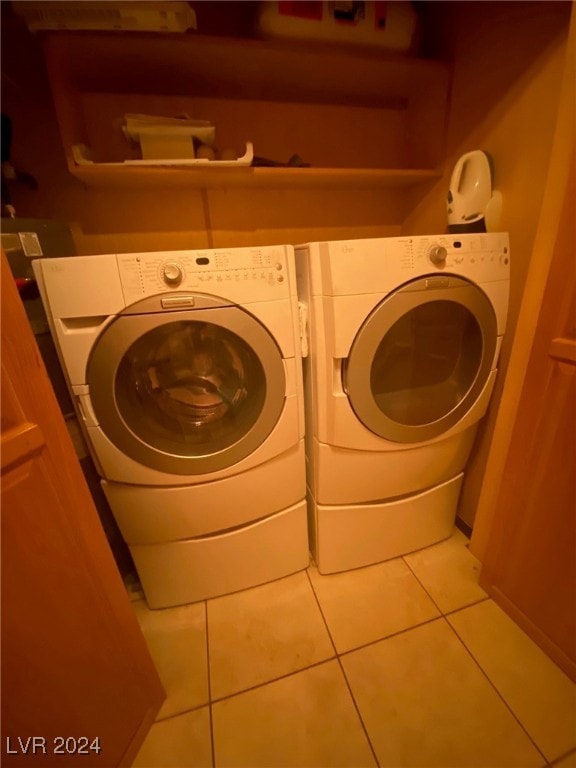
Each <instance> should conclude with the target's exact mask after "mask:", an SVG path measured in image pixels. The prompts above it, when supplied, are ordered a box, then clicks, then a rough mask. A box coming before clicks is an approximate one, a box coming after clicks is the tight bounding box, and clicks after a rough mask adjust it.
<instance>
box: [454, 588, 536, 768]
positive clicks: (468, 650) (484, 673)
mask: <svg viewBox="0 0 576 768" xmlns="http://www.w3.org/2000/svg"><path fill="white" fill-rule="evenodd" d="M482 602H485V601H482ZM444 621H445V622H446V624H447V625H448V626H449V627H450V629H451V630H452V632H453V633H454V634H455V635H456V637H457V638H458V640H459V642H460V644H461V645H462V646H463V647H464V649H465V651H466V653H467V654H468V655H469V656H470V658H471V659H472V661H473V662H474V664H475V665H476V666H477V667H478V669H479V670H480V672H481V673H482V675H483V676H484V677H485V678H486V680H487V681H488V683H489V684H490V686H491V688H492V689H493V690H494V691H495V692H496V694H497V695H498V697H499V698H500V700H501V701H502V702H503V703H504V706H505V707H506V709H507V710H508V711H509V712H510V714H511V715H512V717H513V718H514V720H515V721H516V722H517V723H518V725H519V726H520V728H521V729H522V730H523V731H524V733H525V734H526V736H527V737H528V739H529V740H530V742H531V744H532V746H533V747H534V749H535V750H536V751H537V752H538V754H539V755H540V757H542V759H543V760H544V762H545V764H546V765H549V764H550V763H549V761H548V758H547V757H546V755H545V754H544V753H543V752H542V750H541V749H540V747H539V746H538V744H536V742H535V741H534V739H533V738H532V736H531V735H530V733H529V732H528V731H527V730H526V728H525V726H524V725H523V724H522V722H521V721H520V719H519V718H518V716H517V715H516V713H515V712H514V710H513V709H512V707H511V706H510V704H508V702H507V701H506V699H505V698H504V696H503V695H502V694H501V693H500V691H499V690H498V688H497V687H496V684H495V683H493V682H492V680H491V679H490V677H489V676H488V674H487V672H486V671H485V670H484V668H483V667H482V665H481V664H480V662H479V661H478V659H477V658H476V657H475V656H474V654H473V653H472V651H471V650H470V648H468V646H467V645H466V643H465V642H464V640H463V639H462V638H461V637H460V635H459V634H458V632H457V631H456V630H455V629H454V627H453V626H452V624H451V623H450V622H449V621H448V619H447V617H446V616H444Z"/></svg>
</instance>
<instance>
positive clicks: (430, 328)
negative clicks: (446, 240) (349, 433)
mask: <svg viewBox="0 0 576 768" xmlns="http://www.w3.org/2000/svg"><path fill="white" fill-rule="evenodd" d="M496 342H497V323H496V315H495V313H494V309H493V308H492V304H491V302H490V300H489V299H488V297H487V296H486V294H485V293H484V292H483V291H482V290H481V289H480V288H478V287H477V286H476V285H474V284H473V283H470V282H469V281H467V280H464V279H462V278H458V277H435V276H432V277H429V278H424V279H418V280H415V281H413V282H410V283H407V284H406V285H405V286H403V287H402V288H399V289H398V290H397V291H394V292H393V293H391V294H390V295H389V296H388V297H387V298H386V299H384V301H383V302H382V303H381V304H379V305H378V306H377V307H376V309H375V310H374V311H373V312H372V313H371V314H370V315H369V317H368V318H367V319H366V321H365V322H364V324H363V325H362V327H361V328H360V331H359V332H358V335H357V336H356V338H355V340H354V343H353V345H352V348H351V350H350V355H349V357H348V359H347V361H345V364H344V369H343V375H344V389H345V391H346V393H347V395H348V398H349V401H350V403H351V405H352V408H353V409H354V412H355V413H356V415H357V416H358V418H359V419H360V421H361V422H362V423H363V424H364V425H365V426H366V427H367V428H368V429H370V430H371V431H372V432H374V433H376V434H377V435H379V436H380V437H384V438H386V439H388V440H392V441H394V442H398V443H415V442H420V441H424V440H431V439H432V438H435V437H438V436H439V435H441V434H443V433H444V432H446V431H447V430H448V429H450V427H452V426H454V425H455V424H456V423H457V422H458V421H459V420H460V419H461V418H462V417H463V416H464V415H465V414H466V413H467V411H468V410H469V409H470V408H471V406H472V405H473V403H474V402H475V401H476V399H477V398H478V396H479V394H480V392H481V391H482V389H483V387H484V385H485V383H486V381H487V379H488V377H489V375H490V371H491V369H492V362H493V360H494V354H495V351H496Z"/></svg>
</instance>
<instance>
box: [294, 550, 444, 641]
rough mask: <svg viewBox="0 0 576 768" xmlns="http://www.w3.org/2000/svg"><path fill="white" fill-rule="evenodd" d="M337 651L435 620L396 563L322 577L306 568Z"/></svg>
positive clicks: (409, 575) (413, 580)
mask: <svg viewBox="0 0 576 768" xmlns="http://www.w3.org/2000/svg"><path fill="white" fill-rule="evenodd" d="M308 572H309V574H310V578H311V580H312V586H313V587H314V591H315V592H316V595H317V596H318V601H319V603H320V606H321V608H322V612H323V614H324V618H325V619H326V622H327V624H328V628H329V629H330V633H331V635H332V638H333V640H334V643H335V645H336V648H337V650H338V652H339V653H343V652H345V651H349V650H351V649H352V648H358V646H360V645H365V644H366V643H370V642H372V641H374V640H379V639H381V638H383V637H386V636H387V635H391V634H394V633H395V632H400V631H402V630H404V629H408V628H409V627H413V626H415V625H416V624H421V623H423V622H425V621H429V620H430V619H433V618H436V617H437V616H439V612H438V610H437V609H436V607H435V606H434V604H433V602H432V601H431V600H430V598H429V597H428V596H427V594H426V592H425V591H424V590H423V589H422V587H421V586H420V584H419V583H418V581H417V579H416V578H415V577H414V575H413V574H412V573H411V572H410V570H409V569H408V567H407V566H406V564H405V563H404V562H403V561H402V560H401V559H398V560H389V561H388V562H386V563H380V564H378V565H371V566H369V567H368V568H359V569H357V570H354V571H347V572H346V573H335V574H332V575H330V576H323V575H321V574H320V573H318V569H317V568H316V566H310V568H309V569H308Z"/></svg>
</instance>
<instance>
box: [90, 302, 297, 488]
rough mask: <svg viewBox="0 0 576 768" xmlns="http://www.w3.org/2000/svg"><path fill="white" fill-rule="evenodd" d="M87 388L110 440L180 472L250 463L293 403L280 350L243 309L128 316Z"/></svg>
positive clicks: (104, 346)
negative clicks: (246, 460) (287, 392)
mask: <svg viewBox="0 0 576 768" xmlns="http://www.w3.org/2000/svg"><path fill="white" fill-rule="evenodd" d="M88 382H89V386H90V396H91V400H92V405H93V408H94V412H95V414H96V416H97V418H98V421H99V424H100V426H101V428H102V429H103V431H104V432H105V433H106V435H107V436H108V437H109V439H110V440H112V442H113V443H114V444H115V445H116V446H117V447H118V448H120V449H121V450H122V451H123V452H124V453H125V454H126V455H128V456H130V457H131V458H133V459H135V460H137V461H139V462H141V463H143V464H146V465H147V466H150V467H153V468H155V469H158V470H161V471H165V472H171V473H176V474H200V473H204V472H211V471H215V470H216V469H221V468H224V467H226V466H230V465H231V464H234V463H236V462H237V461H239V460H240V459H241V458H244V457H245V456H247V455H248V454H249V453H250V452H251V451H253V450H254V449H255V448H256V447H257V446H258V445H259V444H260V443H261V442H262V441H263V440H264V439H265V438H266V437H267V436H268V434H270V432H271V431H272V429H273V428H274V425H275V424H276V422H277V420H278V418H279V417H280V413H281V411H282V408H283V405H284V396H285V375H284V365H283V361H282V357H281V354H280V351H279V349H278V347H277V346H276V344H275V342H274V340H273V339H272V337H271V336H270V335H269V333H268V332H267V331H266V330H265V329H264V328H263V326H261V325H260V323H259V322H258V321H257V320H255V319H254V318H253V317H252V316H251V315H248V314H247V313H245V312H243V311H242V310H241V309H238V308H235V307H226V308H217V309H200V310H195V311H194V310H193V311H184V312H173V313H165V314H142V315H139V314H130V315H126V316H120V317H119V318H118V319H117V320H116V321H114V323H112V324H111V325H110V326H109V327H108V328H107V329H106V330H105V331H104V333H103V335H102V337H101V339H100V340H99V342H98V344H97V345H96V347H95V349H94V351H93V353H92V356H91V358H90V361H89V364H88Z"/></svg>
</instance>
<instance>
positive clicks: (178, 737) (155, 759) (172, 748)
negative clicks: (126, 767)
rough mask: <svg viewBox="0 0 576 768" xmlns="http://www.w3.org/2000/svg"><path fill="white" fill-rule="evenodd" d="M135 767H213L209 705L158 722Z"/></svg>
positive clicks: (138, 756) (141, 750) (143, 746)
mask: <svg viewBox="0 0 576 768" xmlns="http://www.w3.org/2000/svg"><path fill="white" fill-rule="evenodd" d="M132 768H212V745H211V742H210V711H209V708H208V707H204V708H203V709H196V710H195V711H194V712H186V714H184V715H178V716H177V717H171V718H169V719H168V720H162V721H161V722H159V723H155V724H154V725H153V726H152V729H151V731H150V733H149V734H148V736H147V737H146V741H145V742H144V744H143V745H142V748H141V749H140V752H138V755H137V756H136V760H135V761H134V763H133V766H132Z"/></svg>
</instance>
